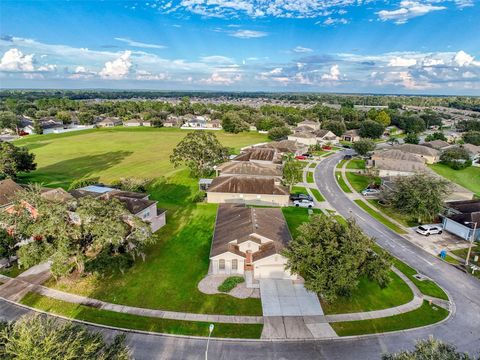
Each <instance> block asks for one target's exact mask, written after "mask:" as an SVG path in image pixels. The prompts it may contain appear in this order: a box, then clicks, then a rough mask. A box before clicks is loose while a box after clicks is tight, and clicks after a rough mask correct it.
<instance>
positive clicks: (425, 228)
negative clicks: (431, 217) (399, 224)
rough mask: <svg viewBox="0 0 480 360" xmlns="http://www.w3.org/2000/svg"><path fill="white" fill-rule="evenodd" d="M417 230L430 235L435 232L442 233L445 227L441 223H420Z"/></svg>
mask: <svg viewBox="0 0 480 360" xmlns="http://www.w3.org/2000/svg"><path fill="white" fill-rule="evenodd" d="M415 231H416V232H417V233H419V234H421V235H425V236H429V235H435V234H441V233H442V232H443V228H442V226H441V225H420V226H419V227H417V228H416V229H415Z"/></svg>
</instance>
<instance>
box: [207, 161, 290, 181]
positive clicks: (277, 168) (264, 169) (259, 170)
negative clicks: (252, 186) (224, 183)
mask: <svg viewBox="0 0 480 360" xmlns="http://www.w3.org/2000/svg"><path fill="white" fill-rule="evenodd" d="M216 171H217V176H234V175H248V176H252V177H268V178H271V177H273V178H277V179H278V180H281V179H282V176H283V172H282V166H281V165H277V164H261V163H256V162H250V161H229V162H226V163H224V164H222V165H219V166H217V168H216Z"/></svg>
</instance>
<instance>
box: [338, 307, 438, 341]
mask: <svg viewBox="0 0 480 360" xmlns="http://www.w3.org/2000/svg"><path fill="white" fill-rule="evenodd" d="M447 316H448V310H445V309H443V308H441V307H438V306H435V305H429V304H428V302H427V301H424V302H423V305H422V306H421V307H420V308H418V309H416V310H413V311H410V312H407V313H403V314H399V315H395V316H389V317H385V318H379V319H372V320H360V321H348V322H338V323H330V325H331V326H332V328H333V330H335V332H336V333H337V335H339V336H352V335H364V334H375V333H381V332H387V331H397V330H404V329H410V328H415V327H420V326H425V325H430V324H435V323H437V322H439V321H441V320H443V319H445V318H446V317H447Z"/></svg>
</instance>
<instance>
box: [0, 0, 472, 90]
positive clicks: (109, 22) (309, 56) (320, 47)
mask: <svg viewBox="0 0 480 360" xmlns="http://www.w3.org/2000/svg"><path fill="white" fill-rule="evenodd" d="M0 12H1V14H2V16H1V21H0V86H1V87H2V88H115V89H159V90H178V89H181V90H199V89H204V90H232V91H260V90H264V91H323V92H327V91H328V92H332V91H333V92H369V93H407V94H415V93H419V94H472V95H480V21H479V20H478V19H480V1H479V0H401V1H398V0H172V1H168V0H167V1H164V0H159V1H156V0H149V1H146V2H142V1H114V0H109V1H31V0H30V1H22V0H5V1H1V2H0Z"/></svg>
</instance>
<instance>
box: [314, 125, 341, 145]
mask: <svg viewBox="0 0 480 360" xmlns="http://www.w3.org/2000/svg"><path fill="white" fill-rule="evenodd" d="M313 133H314V135H315V136H316V137H317V143H319V144H322V145H323V144H327V143H333V142H337V141H338V137H337V135H335V134H334V133H333V132H331V131H330V130H325V129H319V130H316V131H314V132H313Z"/></svg>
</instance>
